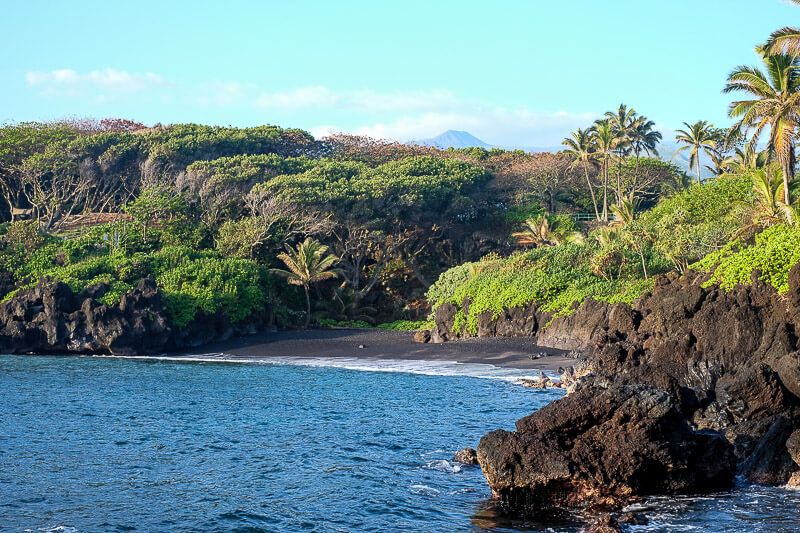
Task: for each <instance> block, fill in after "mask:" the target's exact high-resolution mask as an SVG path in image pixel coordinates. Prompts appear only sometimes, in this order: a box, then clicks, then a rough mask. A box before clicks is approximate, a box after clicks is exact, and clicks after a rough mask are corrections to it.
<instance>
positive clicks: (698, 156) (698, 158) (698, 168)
mask: <svg viewBox="0 0 800 533" xmlns="http://www.w3.org/2000/svg"><path fill="white" fill-rule="evenodd" d="M697 184H698V185H700V150H698V151H697Z"/></svg>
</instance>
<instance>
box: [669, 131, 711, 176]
mask: <svg viewBox="0 0 800 533" xmlns="http://www.w3.org/2000/svg"><path fill="white" fill-rule="evenodd" d="M683 125H684V126H686V129H685V130H678V131H677V132H676V133H677V135H676V136H675V140H677V141H678V142H679V143H683V144H685V146H681V147H680V148H678V150H677V152H675V153H676V154H678V153H679V152H683V151H684V150H689V166H690V167H691V166H696V168H697V183H700V155H701V153H702V152H705V153H706V154H708V155H709V156H710V155H713V154H714V153H715V152H716V148H717V140H718V138H717V133H716V131H715V130H714V127H713V126H712V125H711V124H709V123H708V122H706V121H705V120H698V121H697V122H695V123H694V124H689V123H688V122H684V123H683Z"/></svg>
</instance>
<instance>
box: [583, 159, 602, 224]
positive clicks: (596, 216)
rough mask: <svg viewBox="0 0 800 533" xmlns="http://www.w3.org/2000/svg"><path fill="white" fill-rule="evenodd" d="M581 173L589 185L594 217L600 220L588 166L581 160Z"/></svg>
mask: <svg viewBox="0 0 800 533" xmlns="http://www.w3.org/2000/svg"><path fill="white" fill-rule="evenodd" d="M583 175H584V176H586V185H588V186H589V194H590V195H592V207H594V218H595V219H597V220H600V212H599V210H598V209H597V197H596V196H595V194H594V187H592V180H590V179H589V167H588V166H587V165H586V161H584V162H583Z"/></svg>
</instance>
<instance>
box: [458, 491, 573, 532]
mask: <svg viewBox="0 0 800 533" xmlns="http://www.w3.org/2000/svg"><path fill="white" fill-rule="evenodd" d="M470 523H471V524H472V526H473V527H474V528H475V530H477V531H491V532H506V531H508V532H511V531H548V532H573V531H577V530H579V529H580V528H581V527H584V526H585V525H586V522H585V521H583V520H580V519H579V517H577V516H575V515H573V514H570V513H567V512H553V513H551V514H549V515H547V516H544V517H540V518H539V519H537V520H533V519H529V518H524V517H521V516H519V515H518V514H517V513H513V512H511V511H510V510H509V509H508V508H507V507H506V506H504V505H503V504H502V503H501V502H499V501H498V500H494V499H487V500H484V501H482V502H481V503H480V504H479V505H478V506H477V507H476V508H475V512H474V513H473V514H472V518H471V520H470Z"/></svg>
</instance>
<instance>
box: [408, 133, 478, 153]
mask: <svg viewBox="0 0 800 533" xmlns="http://www.w3.org/2000/svg"><path fill="white" fill-rule="evenodd" d="M412 143H414V144H419V145H422V146H433V147H436V148H442V149H445V148H472V147H478V148H491V147H492V145H490V144H489V143H486V142H484V141H482V140H480V139H478V138H477V137H475V136H474V135H472V134H471V133H469V132H466V131H459V130H447V131H446V132H444V133H442V134H439V135H437V136H436V137H431V138H430V139H420V140H417V141H412Z"/></svg>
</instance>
